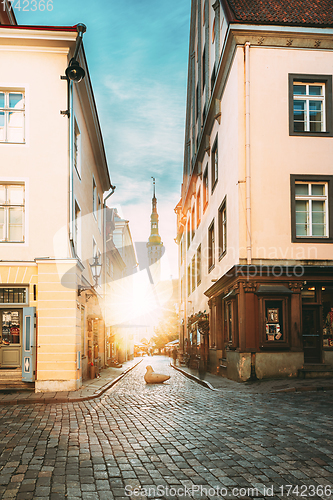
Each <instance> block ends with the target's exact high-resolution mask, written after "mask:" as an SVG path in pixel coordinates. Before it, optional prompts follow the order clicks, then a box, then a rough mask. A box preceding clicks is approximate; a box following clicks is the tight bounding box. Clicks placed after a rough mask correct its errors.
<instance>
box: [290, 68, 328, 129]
mask: <svg viewBox="0 0 333 500" xmlns="http://www.w3.org/2000/svg"><path fill="white" fill-rule="evenodd" d="M289 110H290V113H289V135H303V136H305V135H310V136H320V135H324V136H327V135H328V136H330V137H331V136H332V135H333V129H332V76H331V75H300V74H289Z"/></svg>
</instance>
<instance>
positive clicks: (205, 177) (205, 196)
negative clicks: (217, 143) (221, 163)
mask: <svg viewBox="0 0 333 500" xmlns="http://www.w3.org/2000/svg"><path fill="white" fill-rule="evenodd" d="M202 195H203V210H204V211H205V210H206V207H207V205H208V165H207V166H206V168H205V172H204V174H203V180H202Z"/></svg>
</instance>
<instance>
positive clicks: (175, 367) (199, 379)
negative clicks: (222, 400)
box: [170, 363, 220, 391]
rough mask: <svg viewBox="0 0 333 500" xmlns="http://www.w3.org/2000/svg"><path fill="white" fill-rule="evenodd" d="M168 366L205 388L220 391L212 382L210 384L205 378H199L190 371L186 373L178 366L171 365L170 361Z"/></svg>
mask: <svg viewBox="0 0 333 500" xmlns="http://www.w3.org/2000/svg"><path fill="white" fill-rule="evenodd" d="M170 366H172V368H174V369H175V370H177V371H178V372H180V373H182V374H183V375H184V376H185V377H187V378H190V379H191V380H193V381H194V382H197V384H200V385H202V386H203V387H206V389H210V390H211V391H220V389H216V388H215V387H213V386H212V384H210V383H209V382H207V381H206V380H201V378H199V377H196V376H195V375H192V373H188V372H187V371H185V370H182V369H181V368H179V367H178V366H175V365H172V364H171V363H170Z"/></svg>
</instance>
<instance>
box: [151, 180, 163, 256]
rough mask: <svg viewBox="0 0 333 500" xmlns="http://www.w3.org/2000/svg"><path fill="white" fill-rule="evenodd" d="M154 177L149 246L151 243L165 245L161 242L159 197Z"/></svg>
mask: <svg viewBox="0 0 333 500" xmlns="http://www.w3.org/2000/svg"><path fill="white" fill-rule="evenodd" d="M152 179H153V198H152V210H151V216H150V236H149V242H148V246H151V245H163V243H162V242H161V237H160V235H159V234H158V213H157V199H156V191H155V181H156V180H155V177H152Z"/></svg>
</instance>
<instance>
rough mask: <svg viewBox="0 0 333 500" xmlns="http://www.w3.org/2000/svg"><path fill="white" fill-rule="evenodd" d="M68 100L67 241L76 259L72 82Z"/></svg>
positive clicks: (69, 87) (70, 82) (69, 82)
mask: <svg viewBox="0 0 333 500" xmlns="http://www.w3.org/2000/svg"><path fill="white" fill-rule="evenodd" d="M68 99H69V115H68V119H69V240H70V247H71V253H72V257H76V253H75V248H74V213H75V209H74V158H73V151H74V116H73V115H74V113H73V82H72V81H70V80H68Z"/></svg>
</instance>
